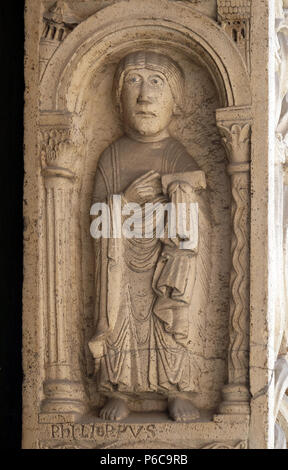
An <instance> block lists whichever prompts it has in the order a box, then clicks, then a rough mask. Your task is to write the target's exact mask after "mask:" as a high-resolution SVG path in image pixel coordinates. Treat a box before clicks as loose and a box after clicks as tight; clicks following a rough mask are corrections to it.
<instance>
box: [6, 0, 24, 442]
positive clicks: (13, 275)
mask: <svg viewBox="0 0 288 470" xmlns="http://www.w3.org/2000/svg"><path fill="white" fill-rule="evenodd" d="M23 62H24V0H17V1H11V0H10V1H9V0H7V1H5V2H4V1H2V2H0V83H1V88H0V146H1V147H0V148H1V150H0V152H1V159H0V209H1V216H0V250H1V254H0V267H1V269H0V272H1V281H0V447H1V448H2V449H4V448H6V449H20V447H21V409H22V397H21V386H22V363H21V346H22V345H21V323H22V280H23V279H22V268H23V262H22V256H23V250H22V223H23V222H22V200H23V189H22V187H23V174H24V163H23V106H24V72H23Z"/></svg>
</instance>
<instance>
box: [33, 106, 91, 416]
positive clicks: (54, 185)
mask: <svg viewBox="0 0 288 470" xmlns="http://www.w3.org/2000/svg"><path fill="white" fill-rule="evenodd" d="M40 126H41V127H40V129H41V163H42V175H43V177H44V182H45V192H46V263H45V265H46V319H45V322H46V331H47V332H48V334H47V342H46V364H45V373H46V377H45V382H44V393H45V397H46V398H45V400H44V401H43V402H42V406H41V411H42V412H44V413H65V412H66V413H68V412H69V413H73V412H81V411H82V410H83V404H82V399H83V393H82V385H81V384H80V382H77V381H76V380H75V378H73V376H75V374H74V373H73V371H72V367H71V362H70V355H71V354H70V351H71V347H72V346H73V345H71V343H70V341H71V331H70V329H69V325H70V324H71V323H72V318H73V312H75V308H76V310H77V303H79V302H78V298H77V285H76V282H75V281H76V272H77V268H76V263H77V261H76V240H75V227H74V226H75V223H76V220H77V219H76V215H77V214H75V212H74V211H75V206H77V204H76V205H75V199H76V198H77V191H76V190H75V187H77V165H78V162H79V153H77V148H75V146H74V145H73V144H72V143H71V140H70V133H71V115H69V114H63V113H57V112H52V113H43V114H42V115H41V122H40ZM78 152H79V150H78Z"/></svg>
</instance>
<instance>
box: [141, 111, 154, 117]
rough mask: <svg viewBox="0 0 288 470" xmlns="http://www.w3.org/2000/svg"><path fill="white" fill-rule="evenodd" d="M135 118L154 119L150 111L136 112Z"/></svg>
mask: <svg viewBox="0 0 288 470" xmlns="http://www.w3.org/2000/svg"><path fill="white" fill-rule="evenodd" d="M136 115H137V116H144V117H151V116H153V117H156V114H155V113H152V112H151V111H137V113H136Z"/></svg>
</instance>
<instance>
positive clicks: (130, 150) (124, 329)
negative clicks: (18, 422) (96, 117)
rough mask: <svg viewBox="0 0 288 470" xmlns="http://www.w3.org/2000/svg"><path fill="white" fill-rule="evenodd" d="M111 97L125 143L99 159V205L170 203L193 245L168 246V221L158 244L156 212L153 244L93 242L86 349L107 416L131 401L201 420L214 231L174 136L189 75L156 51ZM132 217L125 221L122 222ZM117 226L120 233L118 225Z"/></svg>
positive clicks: (140, 55)
mask: <svg viewBox="0 0 288 470" xmlns="http://www.w3.org/2000/svg"><path fill="white" fill-rule="evenodd" d="M114 96H115V100H116V104H117V106H118V108H119V112H120V113H121V117H122V122H123V127H124V135H123V136H122V137H121V138H120V139H118V140H117V141H116V142H114V143H112V145H110V146H109V147H108V148H106V150H105V151H104V152H103V153H102V155H101V157H100V160H99V163H98V166H97V172H96V177H95V185H94V193H93V203H99V202H106V204H107V205H108V207H111V214H112V212H113V211H112V204H113V198H114V200H115V195H118V196H121V201H122V208H123V206H124V204H127V202H129V203H137V204H138V205H140V207H141V208H144V205H145V204H146V205H147V203H153V204H154V207H159V205H162V207H163V205H164V204H166V203H167V202H169V201H170V202H173V203H174V205H175V207H178V206H177V202H182V203H186V206H185V207H188V208H190V209H191V208H192V209H191V210H192V211H193V210H194V211H195V212H194V216H193V217H194V218H193V217H192V218H191V220H193V221H194V222H193V224H192V225H193V230H192V235H191V236H187V234H185V233H184V231H182V230H181V228H179V226H177V233H176V236H174V237H170V238H169V236H168V235H167V220H166V219H165V220H166V229H165V231H164V233H162V236H161V237H157V233H156V225H157V222H155V220H154V219H153V213H152V215H151V213H150V220H152V219H153V220H154V226H153V227H154V228H153V230H152V232H153V233H152V234H150V235H149V237H148V236H147V235H146V232H145V236H143V237H142V238H139V237H138V238H137V237H132V238H131V237H130V238H127V237H124V236H123V234H122V236H119V237H117V236H116V237H114V238H105V237H102V238H100V239H99V240H95V286H96V287H95V290H96V296H95V297H96V301H95V319H96V326H95V332H94V336H93V337H92V339H91V340H90V342H89V348H90V351H91V353H92V354H93V357H94V360H95V375H96V379H97V384H98V391H99V392H100V393H102V394H103V395H104V396H105V397H107V401H106V403H105V405H104V406H103V408H102V409H101V411H100V417H101V418H103V419H105V420H121V419H124V418H125V417H126V416H127V415H128V413H129V406H128V402H129V399H131V398H133V397H138V399H139V398H140V399H141V398H151V397H154V398H155V397H156V396H157V397H160V396H161V397H164V399H167V406H168V412H169V416H170V417H171V418H172V419H174V420H176V421H190V420H195V419H198V418H199V411H198V409H197V408H196V407H195V406H194V405H193V403H192V401H193V400H192V401H191V397H193V392H194V393H197V392H198V391H199V390H198V388H199V383H198V382H199V374H200V365H199V358H200V357H201V355H202V356H203V338H204V336H205V331H203V328H202V330H201V327H200V326H199V325H200V324H201V321H202V320H203V318H204V316H205V308H206V303H207V298H208V283H209V233H210V232H209V211H208V204H207V201H206V193H205V191H204V189H205V187H206V182H205V174H204V173H203V172H202V171H200V169H199V167H198V165H197V164H196V162H195V161H194V160H193V158H192V157H191V156H190V155H189V154H188V153H187V151H186V149H185V148H184V147H183V145H182V144H181V143H180V142H178V141H177V140H176V139H174V138H172V137H171V136H170V134H169V124H170V123H171V121H172V119H173V116H174V115H175V114H176V113H177V111H178V110H179V109H180V108H181V107H182V106H183V100H184V75H183V72H182V69H181V68H180V67H179V66H178V64H176V63H175V62H174V61H173V60H172V59H170V58H169V57H167V56H165V55H163V54H160V53H158V52H154V51H136V52H133V53H130V54H129V55H127V56H126V57H124V58H123V59H122V60H121V62H120V64H119V65H118V68H117V71H116V74H115V77H114ZM190 203H192V205H191V206H190ZM180 206H181V204H180ZM138 207H139V206H138ZM190 209H189V210H190ZM189 210H188V212H189ZM141 214H142V212H141ZM127 215H129V214H126V215H125V214H124V215H123V212H122V215H121V217H122V219H121V221H122V223H123V222H124V223H125V221H126V222H127ZM145 216H146V217H148V218H149V215H147V214H145ZM166 216H167V214H166ZM177 216H178V215H177ZM141 217H142V215H140V221H141ZM151 218H152V219H151ZM146 221H147V220H146ZM110 222H111V227H112V228H113V229H115V224H116V222H115V218H114V219H113V217H111V220H110ZM134 222H135V218H134ZM118 228H119V227H118ZM199 320H201V321H199ZM202 323H203V322H202ZM193 338H194V340H193Z"/></svg>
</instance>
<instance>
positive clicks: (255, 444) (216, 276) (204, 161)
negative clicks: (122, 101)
mask: <svg viewBox="0 0 288 470" xmlns="http://www.w3.org/2000/svg"><path fill="white" fill-rule="evenodd" d="M228 3H229V5H228ZM128 6H129V8H128ZM275 7H276V8H275V9H274V6H273V5H272V6H271V2H269V1H268V0H265V1H264V2H263V1H262V0H261V1H260V0H255V1H254V0H253V2H250V0H245V1H244V0H243V1H242V0H241V1H240V0H231V1H230V2H227V1H226V0H218V1H216V0H199V1H196V0H195V1H181V0H178V1H177V0H157V2H155V1H153V0H131V1H130V2H128V4H127V2H126V1H121V0H120V1H112V0H111V1H108V0H107V1H100V0H99V1H98V0H95V1H85V0H83V1H80V0H79V1H76V0H70V1H69V0H66V1H59V2H57V4H56V1H52V0H51V1H50V0H47V1H44V0H43V2H42V1H41V2H40V1H39V0H27V2H26V84H27V87H26V108H25V170H26V177H25V200H26V201H27V205H25V207H24V216H25V219H26V231H25V257H24V269H25V273H24V274H25V278H24V310H23V364H24V373H25V380H24V385H23V400H24V402H23V403H24V408H23V447H24V448H57V447H58V448H66V447H68V448H71V447H72V448H86V447H88V448H91V447H92V448H96V447H97V448H101V447H103V445H105V446H106V448H127V447H129V446H131V447H134V448H137V447H138V448H139V447H140V448H141V447H142V448H152V447H151V445H152V442H153V443H154V444H153V445H154V446H155V448H161V447H162V448H163V446H164V442H166V443H168V444H167V446H170V445H171V448H172V446H174V448H184V447H185V448H247V447H250V448H274V447H283V446H284V445H285V442H284V441H285V439H284V438H283V435H284V434H283V432H286V433H287V425H286V422H287V409H286V408H287V403H286V401H287V400H286V399H285V389H286V388H287V371H286V370H287V332H286V329H287V326H286V325H287V305H286V297H285V296H284V295H283V292H284V288H283V286H285V283H286V264H287V263H286V250H285V246H286V238H287V236H286V235H287V234H286V225H287V224H286V215H285V214H286V209H287V208H286V196H287V194H286V192H287V191H286V184H287V177H286V176H285V175H286V166H287V165H286V153H285V152H286V143H285V142H286V141H285V137H286V131H285V129H286V127H285V122H286V120H285V116H286V114H285V109H286V108H285V102H286V101H285V100H286V94H287V90H286V91H285V89H283V87H281V86H280V87H279V88H278V87H277V86H276V87H275V90H274V88H273V87H272V85H271V84H272V83H273V84H276V85H277V83H278V82H277V77H278V78H279V77H280V85H281V84H283V80H282V79H281V77H282V76H285V70H286V68H285V67H286V66H287V64H286V55H285V54H286V51H285V40H284V39H285V34H286V22H287V17H286V14H287V10H285V9H287V8H288V5H287V3H286V2H282V1H280V0H279V1H278V0H277V2H275ZM283 7H284V9H283ZM275 17H276V21H275ZM283 38H284V39H283ZM274 43H276V44H277V47H274ZM151 48H152V49H154V50H157V52H159V53H161V54H164V55H167V56H169V57H171V58H172V59H173V60H174V61H175V62H176V63H177V64H179V66H180V67H181V69H182V70H183V72H184V75H185V78H186V79H185V92H184V96H185V99H184V108H183V110H182V113H179V115H177V116H176V117H175V118H174V119H173V121H172V122H171V125H170V126H169V132H170V135H171V136H172V138H173V139H176V140H177V141H178V142H179V143H181V145H183V146H184V147H185V149H186V151H187V154H188V155H191V157H192V158H193V159H194V160H195V162H196V164H197V165H198V166H199V168H200V169H201V170H202V171H203V172H204V173H205V176H206V182H207V188H206V190H205V192H206V193H207V197H208V199H209V206H210V217H211V220H210V223H211V247H210V252H209V259H210V261H211V267H210V268H209V269H210V273H209V274H210V279H211V280H210V285H209V294H208V296H207V307H206V308H205V312H204V314H201V317H200V318H199V324H200V326H201V328H200V337H201V341H200V340H199V345H200V346H201V347H200V349H199V351H200V350H201V351H200V353H199V357H198V359H199V377H198V378H199V390H198V393H197V394H196V395H195V397H193V404H194V405H195V406H196V407H197V408H198V409H199V410H200V418H198V419H197V421H196V422H193V423H176V422H172V421H171V420H170V419H169V416H168V414H167V412H166V405H165V403H164V402H163V400H162V399H160V398H161V397H159V399H158V398H156V397H154V399H153V400H151V399H150V400H148V399H147V397H141V396H139V397H138V398H137V399H135V397H134V398H133V399H130V401H129V408H130V409H131V415H130V416H129V417H127V418H126V419H125V420H124V421H123V422H121V423H117V424H116V423H113V422H112V423H111V422H110V421H109V422H105V420H104V422H103V421H100V420H99V418H98V417H97V416H98V414H99V408H101V407H102V406H103V404H104V401H103V397H101V395H100V394H99V393H98V390H97V387H96V383H95V375H94V361H93V356H92V354H91V351H90V350H89V346H88V343H89V340H90V339H91V336H92V335H93V333H94V332H95V325H94V320H95V256H94V250H93V240H92V239H91V235H90V223H91V220H90V216H89V213H90V207H91V201H92V196H93V185H94V179H95V174H96V170H97V165H98V161H99V158H100V155H101V154H102V152H103V151H104V150H105V149H106V148H107V147H108V146H109V145H111V143H112V142H113V141H115V140H117V139H119V138H120V137H121V136H122V135H123V133H124V129H123V121H121V119H120V118H119V112H117V109H116V107H115V100H114V99H113V94H112V93H111V91H112V84H113V77H114V74H115V70H116V68H117V65H118V64H119V62H120V60H121V59H122V58H123V57H125V55H127V54H128V53H130V52H133V51H136V50H139V49H141V50H143V49H146V50H150V49H151ZM275 53H276V59H275ZM272 65H273V67H274V65H275V72H277V74H278V75H277V76H276V77H272V76H271V70H272V69H273V67H272ZM271 67H272V68H271ZM284 82H285V80H284ZM272 90H273V91H272ZM274 91H276V103H275V99H274V95H275V93H274ZM269 113H270V114H269ZM274 116H276V117H275V119H274ZM275 148H276V151H274V149H275ZM131 162H132V160H131ZM131 165H133V163H131ZM124 170H125V169H124ZM124 173H125V171H124ZM272 228H273V229H272ZM200 230H201V227H200ZM283 253H284V256H283ZM96 268H97V266H96ZM274 379H276V381H275V384H274ZM273 385H275V387H274V386H273ZM273 408H274V413H272V412H271V410H272V409H273ZM276 421H277V426H276V428H275V437H276V440H275V441H274V425H275V422H276ZM280 428H281V429H282V431H281V430H280ZM175 436H179V439H178V437H177V439H178V440H177V441H176V440H175ZM149 446H150V447H149ZM164 447H165V446H164ZM169 448H170V447H169Z"/></svg>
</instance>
